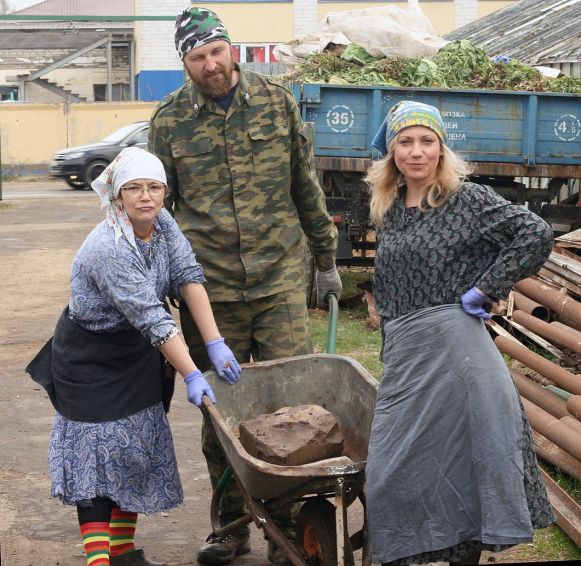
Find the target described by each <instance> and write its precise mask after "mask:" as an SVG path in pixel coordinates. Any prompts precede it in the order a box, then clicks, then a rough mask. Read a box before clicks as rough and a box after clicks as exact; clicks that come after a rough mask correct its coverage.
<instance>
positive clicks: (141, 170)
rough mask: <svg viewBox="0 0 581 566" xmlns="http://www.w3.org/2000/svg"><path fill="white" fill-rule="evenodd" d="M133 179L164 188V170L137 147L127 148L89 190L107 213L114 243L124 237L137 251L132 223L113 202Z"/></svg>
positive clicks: (147, 153)
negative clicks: (123, 187)
mask: <svg viewBox="0 0 581 566" xmlns="http://www.w3.org/2000/svg"><path fill="white" fill-rule="evenodd" d="M134 179H153V180H155V181H160V182H161V183H163V184H164V185H167V178H166V176H165V169H164V168H163V164H162V162H161V161H160V160H159V159H158V158H157V157H156V156H155V155H153V154H152V153H149V152H148V151H145V150H143V149H139V148H138V147H126V148H125V149H124V150H123V151H121V153H119V155H118V156H117V157H116V158H115V159H114V160H113V161H112V162H111V163H110V164H109V165H108V166H107V168H106V169H105V170H104V171H103V172H102V173H101V174H100V175H99V176H98V177H97V178H96V179H95V180H94V181H93V182H92V183H91V187H92V189H93V190H94V191H95V192H96V193H97V194H98V195H99V199H100V200H101V208H106V209H107V222H109V225H110V226H112V227H113V229H114V230H115V242H117V241H118V240H119V238H120V237H121V234H125V237H126V238H127V239H128V240H129V242H130V243H131V244H132V245H133V246H134V247H135V248H137V244H136V243H135V235H134V233H133V226H132V224H131V220H129V217H128V216H127V213H126V212H125V209H124V208H123V206H122V204H121V203H120V202H119V201H118V200H116V199H117V197H118V196H119V192H120V191H121V187H122V186H123V185H125V183H128V182H129V181H133V180H134Z"/></svg>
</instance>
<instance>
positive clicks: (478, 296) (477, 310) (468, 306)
mask: <svg viewBox="0 0 581 566" xmlns="http://www.w3.org/2000/svg"><path fill="white" fill-rule="evenodd" d="M460 302H461V303H462V308H463V309H464V312H467V313H468V314H471V315H472V316H477V317H478V318H481V319H483V320H490V318H491V316H490V315H489V314H488V313H487V312H486V311H485V310H484V309H483V308H482V305H483V304H484V303H486V302H488V295H486V294H485V293H483V292H482V291H480V290H479V289H476V287H472V289H470V290H469V291H466V293H464V294H463V295H462V296H461V297H460Z"/></svg>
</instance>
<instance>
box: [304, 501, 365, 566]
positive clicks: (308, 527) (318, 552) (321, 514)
mask: <svg viewBox="0 0 581 566" xmlns="http://www.w3.org/2000/svg"><path fill="white" fill-rule="evenodd" d="M296 543H297V546H298V547H299V548H301V549H302V550H303V553H304V555H305V557H306V560H307V562H308V563H309V564H310V565H311V566H335V565H336V564H337V534H336V530H335V507H334V506H333V504H332V503H331V502H329V501H327V500H326V499H324V498H322V497H318V498H315V499H311V500H310V501H307V502H306V503H305V504H304V505H303V506H302V507H301V510H300V511H299V514H298V516H297V530H296ZM345 564H346V565H347V566H352V565H353V564H354V560H353V551H352V550H351V545H350V544H348V545H347V547H346V548H345Z"/></svg>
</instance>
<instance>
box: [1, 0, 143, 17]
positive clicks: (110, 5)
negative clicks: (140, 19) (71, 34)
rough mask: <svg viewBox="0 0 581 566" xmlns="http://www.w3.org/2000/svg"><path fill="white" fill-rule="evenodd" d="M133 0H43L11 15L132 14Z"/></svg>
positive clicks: (133, 9)
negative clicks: (96, 0)
mask: <svg viewBox="0 0 581 566" xmlns="http://www.w3.org/2000/svg"><path fill="white" fill-rule="evenodd" d="M134 14H135V7H134V2H133V0H99V1H98V2H94V1H90V2H89V1H87V0H44V2H39V3H38V4H33V5H32V6H29V7H28V8H23V9H22V10H17V11H15V12H13V13H12V14H10V15H11V16H19V15H20V16H133V15H134Z"/></svg>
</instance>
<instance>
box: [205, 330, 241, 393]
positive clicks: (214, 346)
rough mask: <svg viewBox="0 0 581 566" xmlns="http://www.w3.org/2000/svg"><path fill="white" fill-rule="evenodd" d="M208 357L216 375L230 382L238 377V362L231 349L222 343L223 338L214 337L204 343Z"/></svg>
mask: <svg viewBox="0 0 581 566" xmlns="http://www.w3.org/2000/svg"><path fill="white" fill-rule="evenodd" d="M206 351H207V352H208V357H209V358H210V361H211V362H212V365H213V366H214V369H215V370H216V373H217V374H218V377H220V378H221V379H223V380H224V381H226V382H228V383H230V384H232V383H236V382H237V381H238V380H239V379H240V372H241V371H242V370H241V369H240V364H239V363H238V361H237V360H236V358H235V357H234V354H233V353H232V350H230V348H228V346H226V344H225V343H224V338H216V340H211V341H210V342H208V343H207V344H206Z"/></svg>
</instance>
